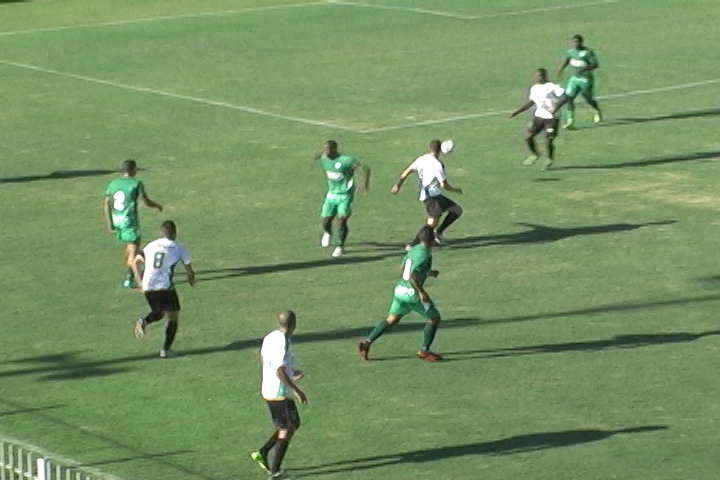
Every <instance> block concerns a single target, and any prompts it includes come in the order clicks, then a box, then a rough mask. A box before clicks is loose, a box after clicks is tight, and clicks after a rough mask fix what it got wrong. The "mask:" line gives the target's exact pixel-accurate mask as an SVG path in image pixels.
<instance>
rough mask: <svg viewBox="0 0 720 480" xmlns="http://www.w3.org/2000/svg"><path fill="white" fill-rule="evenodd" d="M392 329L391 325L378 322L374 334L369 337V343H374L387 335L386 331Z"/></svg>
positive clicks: (383, 321) (371, 333)
mask: <svg viewBox="0 0 720 480" xmlns="http://www.w3.org/2000/svg"><path fill="white" fill-rule="evenodd" d="M388 328H390V324H389V323H387V322H386V321H385V320H381V321H380V322H378V324H377V325H375V328H373V330H372V332H370V335H368V337H367V341H368V342H370V343H372V342H374V341H375V340H377V339H378V338H380V337H381V336H382V334H383V333H385V330H387V329H388Z"/></svg>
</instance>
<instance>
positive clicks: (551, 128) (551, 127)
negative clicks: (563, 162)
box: [542, 118, 560, 170]
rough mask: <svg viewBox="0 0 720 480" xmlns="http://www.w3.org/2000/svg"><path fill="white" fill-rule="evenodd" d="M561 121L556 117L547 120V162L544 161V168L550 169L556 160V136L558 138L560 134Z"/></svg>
mask: <svg viewBox="0 0 720 480" xmlns="http://www.w3.org/2000/svg"><path fill="white" fill-rule="evenodd" d="M559 123H560V122H559V121H558V119H556V118H553V119H551V120H546V124H545V148H546V150H547V159H546V160H545V163H543V166H542V168H543V170H548V169H549V168H550V167H552V164H553V162H554V161H555V138H557V135H558V126H559V125H558V124H559Z"/></svg>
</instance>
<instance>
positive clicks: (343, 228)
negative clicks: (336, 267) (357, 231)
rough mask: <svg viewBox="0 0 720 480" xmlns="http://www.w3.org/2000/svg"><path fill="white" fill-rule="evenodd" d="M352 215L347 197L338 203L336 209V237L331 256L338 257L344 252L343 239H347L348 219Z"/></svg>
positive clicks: (350, 201) (349, 200)
mask: <svg viewBox="0 0 720 480" xmlns="http://www.w3.org/2000/svg"><path fill="white" fill-rule="evenodd" d="M350 215H352V200H351V199H347V200H344V201H342V202H340V203H339V204H338V209H337V238H336V243H335V250H333V253H332V256H333V257H339V256H340V255H342V254H343V253H345V240H347V236H348V233H349V232H350V230H349V229H348V220H349V219H350Z"/></svg>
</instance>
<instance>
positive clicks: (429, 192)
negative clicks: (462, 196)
mask: <svg viewBox="0 0 720 480" xmlns="http://www.w3.org/2000/svg"><path fill="white" fill-rule="evenodd" d="M408 168H409V169H410V170H413V171H415V172H416V173H417V175H418V189H419V190H420V195H419V199H420V201H421V202H423V201H425V199H427V198H429V197H437V196H438V195H440V193H441V185H442V183H443V182H445V180H446V178H445V165H443V164H442V162H441V161H440V160H438V159H437V158H435V156H434V155H432V154H430V153H427V154H425V155H423V156H422V157H418V158H416V159H415V161H414V162H413V163H411V164H410V166H409V167H408Z"/></svg>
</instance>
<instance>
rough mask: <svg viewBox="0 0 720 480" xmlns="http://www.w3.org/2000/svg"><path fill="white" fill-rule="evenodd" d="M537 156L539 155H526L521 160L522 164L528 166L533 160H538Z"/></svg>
mask: <svg viewBox="0 0 720 480" xmlns="http://www.w3.org/2000/svg"><path fill="white" fill-rule="evenodd" d="M538 158H540V157H538V156H537V155H530V156H529V157H527V158H526V159H525V161H523V163H522V164H523V165H525V166H526V167H529V166H530V165H534V164H535V162H537V161H538Z"/></svg>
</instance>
